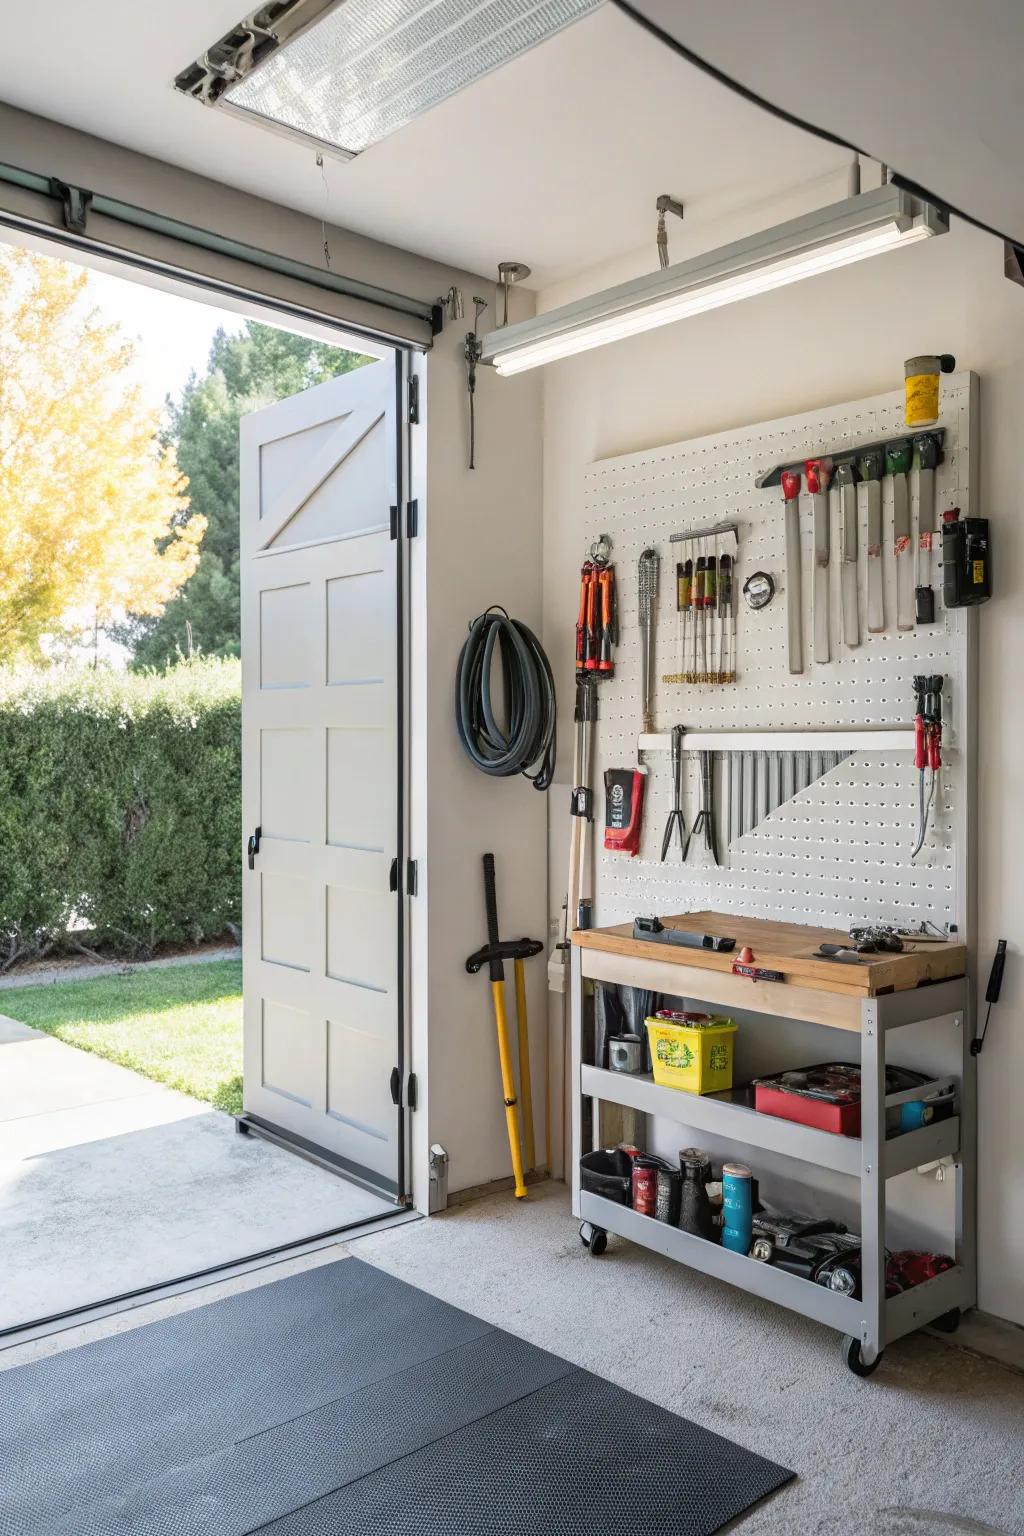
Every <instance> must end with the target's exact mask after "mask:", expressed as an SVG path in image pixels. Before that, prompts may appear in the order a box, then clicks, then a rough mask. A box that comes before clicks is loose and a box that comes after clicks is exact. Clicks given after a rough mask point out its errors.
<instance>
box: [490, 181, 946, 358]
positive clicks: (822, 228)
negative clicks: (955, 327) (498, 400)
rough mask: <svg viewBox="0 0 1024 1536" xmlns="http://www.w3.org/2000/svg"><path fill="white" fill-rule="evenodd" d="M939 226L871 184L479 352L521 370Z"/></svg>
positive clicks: (513, 330)
mask: <svg viewBox="0 0 1024 1536" xmlns="http://www.w3.org/2000/svg"><path fill="white" fill-rule="evenodd" d="M948 227H949V225H948V223H947V221H946V219H945V217H944V215H943V214H942V213H940V212H939V210H938V209H937V208H934V207H932V205H931V204H930V203H922V202H921V201H920V200H919V199H917V198H914V197H911V196H910V194H909V193H907V192H903V191H900V190H899V189H898V188H896V187H892V186H885V187H879V188H878V189H877V190H876V191H873V192H865V193H862V194H861V195H859V196H857V197H850V198H847V199H846V201H845V202H842V203H833V204H831V205H830V206H829V207H827V208H820V209H817V210H815V212H814V213H809V214H803V215H802V216H801V217H800V218H798V219H791V220H790V221H789V222H788V223H786V224H777V225H776V226H775V227H774V228H772V229H766V230H762V231H761V232H760V233H759V234H756V235H751V236H749V237H748V238H747V239H745V240H737V241H736V242H734V244H732V245H724V246H721V247H720V248H719V249H718V250H716V251H707V252H705V253H704V254H703V255H700V256H694V257H692V258H691V259H690V260H689V261H681V262H678V263H677V264H676V265H675V266H672V267H666V268H665V269H664V271H658V272H652V273H649V274H648V275H646V276H644V277H638V278H634V279H633V280H632V281H630V282H628V283H620V284H619V285H618V287H615V288H607V289H605V290H604V292H603V293H596V294H592V295H591V296H589V297H588V298H585V299H578V300H576V301H574V302H573V303H572V304H564V305H562V307H561V308H559V309H552V310H548V311H546V312H545V313H544V314H541V315H537V317H536V318H535V319H533V320H524V321H522V322H521V323H520V324H518V325H510V326H506V327H505V328H504V329H503V330H500V331H491V332H490V333H489V335H487V336H484V337H483V340H482V346H483V351H482V357H481V360H482V361H483V362H485V363H492V364H493V365H494V367H495V368H496V369H497V371H498V372H499V373H501V374H513V373H522V372H523V371H524V370H525V369H527V368H538V367H540V366H541V365H542V364H544V363H551V362H555V361H556V360H557V359H558V358H561V357H571V356H572V355H573V354H574V353H576V352H587V351H589V350H590V348H591V347H603V346H605V345H606V344H607V343H608V342H611V341H620V340H621V339H622V338H623V337H625V336H635V335H637V334H638V332H640V331H651V330H654V329H655V328H656V327H657V326H659V325H671V324H672V322H673V321H675V320H685V319H686V318H687V317H688V316H689V315H697V314H700V313H701V311H702V310H706V309H717V308H719V307H720V306H721V305H723V304H735V303H737V302H738V301H739V300H740V299H749V298H752V297H753V296H754V295H755V294H758V293H768V292H769V291H770V290H771V289H773V288H782V287H784V286H785V285H786V284H787V283H796V282H799V281H800V280H801V279H802V278H805V277H813V276H814V275H815V274H816V273H818V272H830V271H832V269H833V268H835V267H845V266H848V265H849V264H850V263H851V262H854V261H862V260H863V259H864V258H865V257H866V256H875V255H877V254H878V253H879V252H881V251H889V250H892V249H893V248H894V247H896V246H898V245H909V244H910V243H911V242H912V241H915V240H926V239H927V238H928V237H929V235H939V234H943V233H945V231H946V230H947V229H948Z"/></svg>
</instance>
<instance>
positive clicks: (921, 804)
mask: <svg viewBox="0 0 1024 1536" xmlns="http://www.w3.org/2000/svg"><path fill="white" fill-rule="evenodd" d="M942 683H943V679H942V677H941V675H940V676H934V677H915V678H914V692H915V694H916V696H917V701H916V713H915V715H914V767H915V768H916V769H917V806H918V810H917V842H916V844H915V845H914V851H913V853H912V854H911V855H910V857H911V859H916V858H917V856H918V854H919V853H920V852H921V849H922V848H923V847H924V840H925V837H926V836H927V834H928V819H929V816H930V815H931V809H932V803H933V801H934V799H935V788H936V784H937V783H938V776H939V769H940V768H941V767H942ZM926 769H930V770H931V785H930V788H929V790H928V796H927V799H926V798H925V770H926Z"/></svg>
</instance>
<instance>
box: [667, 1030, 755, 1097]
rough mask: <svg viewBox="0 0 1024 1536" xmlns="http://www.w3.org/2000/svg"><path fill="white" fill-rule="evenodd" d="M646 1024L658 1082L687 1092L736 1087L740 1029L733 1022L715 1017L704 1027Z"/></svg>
mask: <svg viewBox="0 0 1024 1536" xmlns="http://www.w3.org/2000/svg"><path fill="white" fill-rule="evenodd" d="M704 1017H708V1016H707V1015H705V1016H704ZM645 1023H646V1025H647V1038H648V1039H649V1040H650V1042H651V1059H652V1061H653V1062H654V1081H655V1082H656V1083H660V1084H661V1085H662V1087H663V1088H682V1089H683V1090H684V1091H685V1092H686V1093H718V1092H719V1091H720V1090H721V1089H723V1088H731V1087H732V1048H733V1038H732V1037H733V1035H734V1034H735V1033H736V1030H737V1029H738V1028H739V1026H738V1025H737V1024H734V1023H733V1022H732V1020H731V1019H726V1018H722V1017H721V1016H719V1015H712V1016H710V1017H709V1018H708V1022H707V1023H701V1024H685V1023H681V1022H675V1021H673V1020H672V1019H656V1018H652V1019H646V1020H645Z"/></svg>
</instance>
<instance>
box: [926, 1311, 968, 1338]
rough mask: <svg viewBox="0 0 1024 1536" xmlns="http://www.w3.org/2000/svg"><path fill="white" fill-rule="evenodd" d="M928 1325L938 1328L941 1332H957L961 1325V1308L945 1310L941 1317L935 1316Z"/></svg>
mask: <svg viewBox="0 0 1024 1536" xmlns="http://www.w3.org/2000/svg"><path fill="white" fill-rule="evenodd" d="M928 1326H929V1328H935V1329H937V1330H938V1332H939V1333H956V1331H957V1329H958V1328H959V1327H960V1308H959V1307H952V1308H951V1309H950V1311H948V1312H943V1314H942V1316H941V1317H933V1318H932V1320H931V1322H930V1323H929V1324H928Z"/></svg>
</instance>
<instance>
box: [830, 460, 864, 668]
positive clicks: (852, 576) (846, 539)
mask: <svg viewBox="0 0 1024 1536" xmlns="http://www.w3.org/2000/svg"><path fill="white" fill-rule="evenodd" d="M832 483H833V485H835V486H836V487H837V488H838V491H839V526H840V530H841V533H842V550H841V559H842V568H841V574H840V596H841V599H842V608H843V644H844V645H847V646H849V647H850V648H851V649H852V648H853V647H855V646H858V645H860V615H859V614H858V612H857V482H856V480H855V479H854V475H853V465H852V463H850V461H849V460H848V459H847V460H844V461H843V463H841V464H837V465H836V472H835V477H834V479H833V482H832Z"/></svg>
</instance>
